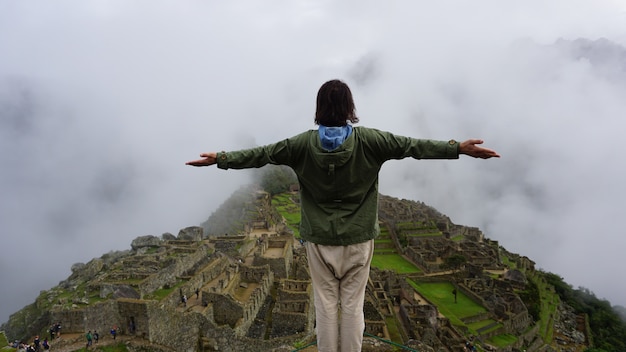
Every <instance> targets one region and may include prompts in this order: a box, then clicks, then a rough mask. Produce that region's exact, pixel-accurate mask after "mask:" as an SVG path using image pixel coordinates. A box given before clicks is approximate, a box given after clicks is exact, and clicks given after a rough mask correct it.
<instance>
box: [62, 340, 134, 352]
mask: <svg viewBox="0 0 626 352" xmlns="http://www.w3.org/2000/svg"><path fill="white" fill-rule="evenodd" d="M83 351H84V352H86V351H91V352H129V349H128V347H127V346H126V345H125V344H124V343H122V342H120V343H118V344H115V345H109V346H94V345H92V347H91V348H89V349H87V348H85V347H83V348H81V349H78V350H75V351H73V352H83Z"/></svg>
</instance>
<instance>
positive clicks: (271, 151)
mask: <svg viewBox="0 0 626 352" xmlns="http://www.w3.org/2000/svg"><path fill="white" fill-rule="evenodd" d="M358 121H359V118H358V117H357V116H356V109H355V106H354V101H353V99H352V92H351V91H350V88H349V87H348V86H347V85H346V84H345V83H343V82H342V81H339V80H331V81H328V82H326V83H324V84H323V85H322V87H320V89H319V91H318V94H317V108H316V112H315V123H316V124H317V125H319V128H318V130H310V131H307V132H304V133H301V134H299V135H296V136H294V137H292V138H288V139H286V140H283V141H280V142H277V143H274V144H270V145H266V146H262V147H257V148H252V149H247V150H240V151H234V152H228V153H227V152H219V153H215V152H212V153H202V154H200V157H201V158H202V159H198V160H194V161H189V162H187V163H186V164H187V165H191V166H209V165H213V164H217V167H218V168H220V169H245V168H256V167H261V166H264V165H266V164H276V165H287V166H289V167H291V168H292V169H293V170H294V172H295V173H296V175H297V177H298V182H299V183H300V202H301V209H302V210H301V215H302V219H301V223H300V234H301V236H302V238H303V239H304V240H306V252H307V257H308V261H309V270H310V273H311V281H312V284H313V292H314V299H315V314H316V329H317V348H318V351H320V352H330V351H332V352H334V351H344V352H347V351H361V345H362V343H363V331H364V329H365V321H364V316H363V303H364V298H365V288H366V285H367V279H368V277H369V271H370V263H371V261H372V255H373V253H374V238H375V237H376V236H377V235H378V233H379V232H380V229H379V227H378V172H379V170H380V168H381V166H382V164H383V163H384V162H385V161H387V160H391V159H403V158H406V157H412V158H415V159H457V158H458V157H459V154H466V155H469V156H472V157H475V158H482V159H488V158H492V157H499V155H498V154H497V153H496V152H495V151H493V150H491V149H486V148H482V147H480V146H479V144H482V143H483V141H482V140H479V139H470V140H467V141H465V142H462V143H458V142H456V141H455V140H450V141H433V140H423V139H414V138H410V137H404V136H398V135H394V134H391V133H389V132H384V131H379V130H376V129H371V128H366V127H353V126H352V124H354V123H357V122H358ZM339 311H341V312H340V314H339ZM339 316H340V317H341V318H340V319H339Z"/></svg>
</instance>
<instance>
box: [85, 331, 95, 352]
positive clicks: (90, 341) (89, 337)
mask: <svg viewBox="0 0 626 352" xmlns="http://www.w3.org/2000/svg"><path fill="white" fill-rule="evenodd" d="M85 337H86V338H87V348H89V346H91V344H92V342H93V335H91V330H89V331H87V335H85Z"/></svg>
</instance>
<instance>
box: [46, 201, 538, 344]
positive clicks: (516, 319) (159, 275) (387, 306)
mask: <svg viewBox="0 0 626 352" xmlns="http://www.w3.org/2000/svg"><path fill="white" fill-rule="evenodd" d="M255 199H256V201H257V202H259V203H260V204H259V205H258V207H259V209H265V210H263V211H261V210H260V211H259V212H258V214H265V215H266V216H268V217H271V218H263V217H262V216H261V215H259V216H257V217H255V218H254V219H252V220H251V221H250V222H249V223H247V224H245V226H244V228H245V229H246V231H245V232H244V233H241V234H236V235H224V236H206V235H205V234H204V233H203V229H202V228H201V227H195V226H192V227H188V228H185V229H182V230H181V231H180V232H179V234H178V236H174V235H172V234H169V233H166V234H163V235H162V236H161V237H155V236H142V237H138V238H136V239H135V240H133V241H132V243H131V248H132V251H130V252H127V253H121V254H118V255H114V254H110V255H105V256H103V257H102V258H98V259H94V260H92V261H90V262H89V263H87V264H77V265H75V266H73V268H72V271H73V273H72V275H71V276H70V277H69V278H68V279H67V280H66V281H64V282H62V283H61V285H60V287H61V288H63V289H65V290H68V291H73V292H74V296H73V298H72V299H67V298H64V299H59V302H58V303H57V305H56V306H55V307H53V309H52V310H51V311H50V312H49V317H48V319H47V320H46V321H45V323H44V324H42V325H45V324H50V323H51V322H56V321H61V322H63V331H64V332H66V333H68V332H77V333H84V332H85V331H87V330H98V331H101V332H107V331H109V330H110V329H111V328H112V327H117V328H118V330H119V333H120V334H124V335H133V336H139V337H142V338H144V339H146V340H147V341H149V342H151V343H154V344H157V345H161V346H163V348H164V350H167V348H169V349H172V350H176V351H189V352H192V351H233V352H235V351H237V352H239V351H244V352H245V351H271V350H272V349H275V348H278V347H279V346H284V345H293V344H295V343H298V342H302V341H313V340H314V339H315V330H314V325H315V311H314V304H313V292H312V287H311V284H310V276H309V273H308V267H307V264H306V253H305V251H304V248H303V247H302V245H301V243H300V242H298V241H296V240H295V239H294V238H293V236H290V235H285V233H286V231H285V229H284V228H283V227H281V226H278V225H272V224H277V223H279V222H280V221H277V219H275V218H274V217H275V216H276V215H275V213H273V212H271V211H267V209H268V204H267V203H268V202H269V197H264V196H259V195H257V196H256V198H255ZM379 212H380V225H381V228H382V230H383V231H384V232H385V234H386V236H389V238H390V241H385V242H384V243H380V244H377V245H376V250H379V251H381V252H380V253H397V254H400V255H402V256H403V257H404V258H406V259H408V260H410V261H411V262H413V263H414V264H415V265H416V266H417V267H419V268H420V269H421V270H422V272H420V273H416V274H410V275H407V274H403V275H401V274H398V273H396V272H394V271H380V270H378V269H376V268H372V270H371V273H370V279H369V281H368V285H367V291H366V301H365V305H364V314H365V319H366V328H365V329H366V331H365V332H366V333H367V334H370V335H372V336H376V337H379V338H382V339H387V340H391V339H392V338H393V339H395V340H398V339H401V340H402V341H404V342H410V341H415V340H418V341H420V342H421V344H422V346H425V347H428V348H429V349H434V350H438V351H462V350H463V348H464V342H465V341H466V339H467V333H468V332H467V331H464V330H462V329H459V328H458V327H456V326H454V325H452V324H451V323H450V321H449V320H448V319H447V318H445V317H444V316H443V315H442V314H441V313H440V312H439V310H438V308H437V306H436V305H435V304H434V303H432V302H430V301H428V299H426V298H425V297H423V296H422V295H421V294H420V293H419V292H417V291H416V290H415V289H414V288H413V287H411V286H410V285H409V284H408V281H407V280H409V279H410V280H413V281H421V282H451V283H453V284H454V287H455V289H456V290H458V291H460V292H462V293H463V294H464V295H466V296H468V297H470V298H471V299H473V300H474V301H476V302H478V303H480V304H481V305H482V306H483V307H485V308H486V310H487V312H486V313H484V314H480V315H477V316H473V317H468V318H465V320H464V322H465V323H466V324H467V323H471V322H472V321H480V320H487V319H491V320H493V321H494V323H493V324H492V325H489V326H485V327H483V328H481V329H480V330H479V331H478V336H475V338H476V339H478V340H485V339H487V338H489V337H491V336H494V335H497V334H504V333H512V334H520V333H522V332H523V333H524V334H525V336H524V338H523V339H520V344H521V343H524V344H535V345H540V344H537V343H536V340H537V336H536V335H537V334H536V332H537V330H536V329H533V328H532V324H533V321H532V319H531V318H530V316H529V314H528V311H527V309H526V307H525V305H524V304H523V302H522V301H521V299H520V298H519V296H518V295H516V294H515V293H514V292H515V290H517V289H523V287H524V285H525V277H524V275H523V274H522V273H521V272H520V271H518V270H515V271H512V270H508V268H507V267H506V266H504V265H503V264H502V263H501V255H502V254H503V253H504V250H503V249H502V248H500V247H499V246H498V243H497V242H495V241H489V240H488V239H485V237H484V236H483V234H482V233H481V232H480V231H479V230H478V229H477V228H469V227H462V226H458V225H455V224H453V223H451V221H450V220H449V219H448V218H447V217H445V216H443V215H441V214H439V213H438V212H436V211H435V210H434V209H432V208H430V207H427V206H424V205H422V204H421V203H416V202H410V201H398V200H393V199H391V198H389V197H385V196H381V202H380V209H379ZM387 234H388V235H387ZM455 254H461V255H463V256H464V257H465V258H467V263H466V264H465V266H464V267H463V268H461V270H459V271H458V272H453V273H451V272H450V271H449V269H444V268H442V265H441V264H442V263H444V261H445V259H446V258H447V257H448V256H451V255H455ZM505 254H506V255H507V257H509V258H510V259H511V258H512V260H514V261H515V264H516V266H517V267H518V268H524V269H525V270H533V269H534V263H533V262H532V261H530V260H529V259H528V258H526V257H519V256H515V255H512V254H510V253H505ZM382 255H384V254H382ZM79 287H80V290H83V292H79V289H78V288H79ZM183 297H185V298H186V301H185V300H183ZM390 322H394V323H393V329H392V330H391V329H390V328H391V326H390V325H389V324H390ZM43 328H45V326H43Z"/></svg>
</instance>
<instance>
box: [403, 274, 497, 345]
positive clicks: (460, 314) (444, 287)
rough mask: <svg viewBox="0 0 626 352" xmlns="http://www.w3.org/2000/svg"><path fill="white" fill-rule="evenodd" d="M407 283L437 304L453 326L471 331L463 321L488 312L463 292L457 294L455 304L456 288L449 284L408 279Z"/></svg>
mask: <svg viewBox="0 0 626 352" xmlns="http://www.w3.org/2000/svg"><path fill="white" fill-rule="evenodd" d="M407 282H408V283H409V284H410V285H411V286H412V287H413V288H414V289H415V290H416V291H418V292H419V293H420V294H421V295H423V296H424V297H425V298H426V299H428V300H429V301H430V302H432V303H433V304H435V305H436V306H437V309H439V312H440V313H441V314H443V315H444V316H445V317H446V318H448V319H449V320H450V322H451V323H452V324H453V325H457V326H465V327H467V328H468V329H470V326H467V325H466V324H465V323H463V321H462V319H464V318H467V317H471V316H474V315H478V314H483V313H486V312H487V310H486V309H485V308H484V307H483V306H482V305H480V304H478V303H476V302H474V301H473V300H472V299H470V298H469V297H467V296H466V295H464V294H463V293H462V292H457V303H454V299H455V298H454V294H453V291H454V290H455V287H454V285H452V284H451V283H449V282H432V283H431V282H421V283H417V282H415V281H413V280H411V279H407ZM473 333H475V331H474V332H473Z"/></svg>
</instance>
